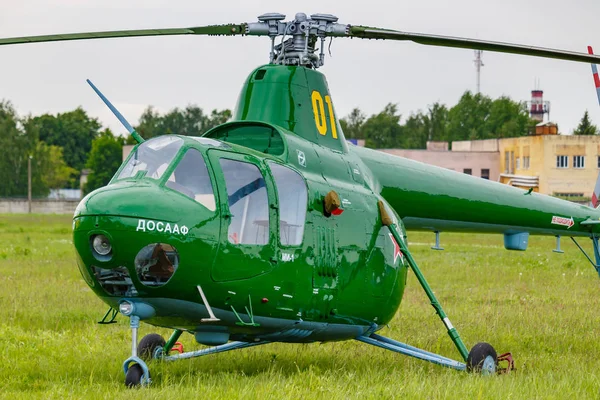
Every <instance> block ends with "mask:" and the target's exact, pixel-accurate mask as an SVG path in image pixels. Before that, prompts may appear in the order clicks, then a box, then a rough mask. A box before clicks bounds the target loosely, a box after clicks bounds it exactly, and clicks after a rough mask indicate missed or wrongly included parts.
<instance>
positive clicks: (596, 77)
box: [594, 73, 600, 89]
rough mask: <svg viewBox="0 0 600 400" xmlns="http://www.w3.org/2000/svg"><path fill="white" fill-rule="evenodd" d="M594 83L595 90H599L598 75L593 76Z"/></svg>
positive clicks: (599, 81) (599, 79) (599, 80)
mask: <svg viewBox="0 0 600 400" xmlns="http://www.w3.org/2000/svg"><path fill="white" fill-rule="evenodd" d="M594 83H595V84H596V89H598V88H600V78H599V77H598V73H595V74H594Z"/></svg>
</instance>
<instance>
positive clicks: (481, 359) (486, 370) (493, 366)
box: [467, 342, 498, 375]
mask: <svg viewBox="0 0 600 400" xmlns="http://www.w3.org/2000/svg"><path fill="white" fill-rule="evenodd" d="M497 367H498V355H497V354H496V350H494V348H493V347H492V345H490V344H489V343H484V342H480V343H477V344H476V345H475V346H473V348H472V349H471V351H470V352H469V356H468V357H467V372H473V373H480V374H481V375H493V374H495V373H496V370H497Z"/></svg>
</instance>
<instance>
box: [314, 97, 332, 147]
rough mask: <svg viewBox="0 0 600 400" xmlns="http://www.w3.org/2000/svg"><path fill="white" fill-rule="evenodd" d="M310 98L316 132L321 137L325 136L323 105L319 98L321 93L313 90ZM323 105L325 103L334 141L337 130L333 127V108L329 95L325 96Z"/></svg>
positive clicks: (325, 123) (325, 124) (325, 125)
mask: <svg viewBox="0 0 600 400" xmlns="http://www.w3.org/2000/svg"><path fill="white" fill-rule="evenodd" d="M311 98H312V107H313V113H314V114H315V124H316V125H317V130H318V131H319V133H320V134H321V135H323V136H325V135H327V120H326V119H325V105H324V104H323V97H321V93H319V92H317V91H316V90H313V92H312V95H311ZM325 103H327V111H328V112H329V123H330V124H331V136H333V138H334V139H337V137H338V135H337V128H336V126H335V116H334V115H333V106H332V105H331V97H329V95H327V96H325Z"/></svg>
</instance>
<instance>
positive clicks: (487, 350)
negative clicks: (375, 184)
mask: <svg viewBox="0 0 600 400" xmlns="http://www.w3.org/2000/svg"><path fill="white" fill-rule="evenodd" d="M379 211H380V214H381V221H382V223H383V225H385V226H387V227H388V228H389V230H390V232H391V234H392V236H393V238H394V240H395V241H396V243H397V244H398V246H399V247H400V250H401V251H402V253H403V254H404V256H405V257H406V260H407V261H408V265H409V266H410V268H411V269H412V270H413V272H414V273H415V276H416V277H417V280H418V281H419V283H420V284H421V287H422V288H423V290H424V291H425V293H426V294H427V297H428V298H429V301H430V302H431V305H432V306H433V308H434V309H435V312H436V313H437V315H438V316H439V317H440V319H441V320H442V322H443V323H444V325H445V326H446V330H447V331H448V336H450V339H452V342H453V343H454V345H455V346H456V348H457V350H458V352H459V353H460V355H461V356H462V358H463V360H464V361H465V362H466V364H465V363H462V362H458V361H454V360H451V359H449V358H446V357H443V356H440V355H438V354H433V353H430V352H427V351H425V350H421V349H418V348H416V347H412V346H409V345H407V344H404V343H400V342H397V341H395V340H392V339H389V338H386V337H383V336H379V335H376V334H374V333H372V334H370V335H369V336H360V337H358V338H356V339H357V340H360V341H361V342H364V343H368V344H371V345H374V346H378V347H382V348H384V349H387V350H392V351H395V352H398V353H402V354H406V355H408V356H411V357H416V358H419V359H422V360H425V361H429V362H432V363H435V364H439V365H443V366H445V367H449V368H454V369H457V370H466V371H468V372H474V373H481V374H482V375H491V374H495V373H496V372H497V371H498V361H499V358H498V356H497V354H496V350H494V348H493V347H492V346H491V345H490V344H488V343H477V344H476V345H475V346H473V348H472V349H471V351H470V352H469V351H467V348H466V346H465V344H464V343H463V341H462V339H461V338H460V335H459V334H458V331H457V330H456V328H454V326H453V325H452V323H451V322H450V319H449V318H448V316H447V315H446V313H445V312H444V310H443V309H442V306H441V305H440V303H439V301H438V300H437V298H436V297H435V295H434V294H433V291H432V290H431V287H430V286H429V284H428V283H427V280H426V279H425V277H424V276H423V274H422V273H421V270H420V269H419V266H418V265H417V263H416V261H415V260H414V259H413V257H412V255H411V254H410V252H409V251H408V247H407V246H406V243H405V242H404V238H402V237H401V236H400V234H399V232H398V229H397V228H396V225H395V223H394V220H393V219H392V218H391V217H390V216H389V215H388V214H387V211H386V209H385V207H384V205H383V203H382V202H381V201H380V202H379ZM436 234H439V233H438V232H436ZM500 360H501V361H508V368H506V369H503V371H510V370H511V369H513V368H514V363H513V360H512V356H511V355H510V353H506V354H503V355H502V356H501V357H500Z"/></svg>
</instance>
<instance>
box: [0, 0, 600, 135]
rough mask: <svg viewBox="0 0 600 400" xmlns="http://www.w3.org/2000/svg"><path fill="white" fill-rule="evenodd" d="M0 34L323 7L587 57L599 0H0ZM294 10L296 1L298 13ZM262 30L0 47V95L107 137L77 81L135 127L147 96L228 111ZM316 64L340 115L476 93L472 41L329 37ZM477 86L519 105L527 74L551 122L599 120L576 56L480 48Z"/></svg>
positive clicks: (183, 22) (570, 124) (156, 24)
mask: <svg viewBox="0 0 600 400" xmlns="http://www.w3.org/2000/svg"><path fill="white" fill-rule="evenodd" d="M0 5H1V7H0V37H13V36H26V35H39V34H51V33H70V32H78V31H101V30H116V29H141V28H172V27H188V26H201V25H208V24H220V23H230V22H235V23H240V22H253V21H256V17H257V16H258V15H260V14H263V13H266V12H280V13H283V14H286V15H287V19H288V20H289V19H293V16H294V14H295V13H296V12H305V13H307V14H309V15H310V14H313V13H331V14H335V15H337V16H338V17H339V18H340V20H339V21H338V22H340V23H350V24H356V25H369V26H377V27H382V28H391V29H398V30H405V31H412V32H423V33H433V34H440V35H449V36H463V37H472V38H478V39H489V40H496V41H506V42H513V43H522V44H530V45H537V46H543V47H552V48H558V49H565V50H573V51H581V52H586V46H587V45H588V44H591V45H593V46H594V45H595V47H596V48H597V49H596V50H597V52H598V53H600V34H599V33H600V28H599V27H598V26H599V25H598V16H599V15H600V2H599V1H598V0H571V1H565V0H546V1H539V0H538V1H530V0H518V1H517V0H505V1H502V2H498V1H494V2H488V1H485V0H478V1H475V0H453V1H447V0H445V1H444V0H418V1H417V0H412V1H404V0H396V1H379V0H369V1H364V0H362V1H358V0H344V1H337V2H325V1H318V2H317V1H312V0H306V1H302V2H296V5H292V2H282V1H274V0H253V1H249V0H246V1H230V0H221V1H210V2H209V1H198V0H85V1H83V0H20V1H17V0H0ZM300 7H301V8H300ZM268 51H269V40H268V38H264V37H203V36H179V37H162V38H156V37H150V38H129V39H105V40H92V41H79V42H60V43H45V44H27V45H16V46H2V47H0V65H1V66H0V99H7V100H10V101H11V102H12V103H13V104H14V105H15V107H16V108H17V110H18V112H19V114H21V115H26V114H30V113H31V114H33V115H38V114H42V113H47V112H49V113H57V112H64V111H70V110H72V109H74V108H76V107H77V106H82V107H83V108H84V109H85V110H86V111H87V112H89V113H90V114H91V115H92V116H94V117H97V118H99V119H100V121H101V122H102V123H103V124H104V125H105V126H109V127H111V128H112V129H113V130H115V131H116V132H118V133H124V132H125V130H124V128H122V127H121V126H120V125H119V123H118V122H117V121H116V119H115V118H114V117H113V116H112V114H110V112H109V111H108V110H107V109H106V108H105V106H104V105H103V103H101V101H100V100H99V99H98V98H97V97H96V95H95V94H94V93H93V91H92V90H91V89H90V88H89V87H88V85H87V84H86V83H85V79H86V78H90V79H91V80H92V81H93V82H94V83H95V84H96V85H97V86H98V87H99V88H100V90H102V91H103V92H104V94H105V95H107V97H108V98H109V99H110V100H111V101H112V102H113V103H114V104H115V105H116V106H117V108H119V109H120V110H121V112H122V113H123V114H124V115H125V116H126V118H128V119H129V120H130V122H132V123H133V124H135V123H136V122H137V119H138V117H139V115H140V114H141V112H142V111H143V110H144V109H145V108H146V106H148V105H153V106H155V107H156V108H157V109H158V110H160V111H167V110H169V109H171V108H173V107H184V106H186V105H188V104H197V105H199V106H200V107H202V108H204V109H205V110H207V111H209V110H210V109H214V108H218V109H223V108H233V107H234V105H235V100H236V98H237V95H238V92H239V89H240V87H241V85H242V83H243V81H244V79H245V78H246V76H247V74H248V73H249V72H250V71H251V70H252V69H254V68H255V67H257V66H258V65H261V64H265V63H267V62H268V55H269V54H268ZM331 51H332V57H328V58H327V60H326V64H325V66H324V67H322V68H321V69H320V71H321V72H323V73H325V74H326V76H327V79H328V81H329V87H330V90H331V93H332V98H333V101H334V104H335V107H336V112H337V114H338V115H339V116H345V115H347V114H348V113H349V112H350V110H351V109H352V108H354V107H359V108H361V109H362V110H364V111H365V112H366V113H367V114H372V113H376V112H379V111H381V110H382V109H383V107H384V106H385V104H387V103H389V102H393V103H397V104H398V107H399V110H400V112H401V113H402V114H403V115H405V116H408V115H409V114H410V112H414V111H417V110H419V109H421V110H424V109H426V108H427V106H428V105H429V104H431V103H434V102H436V101H440V102H442V103H445V104H447V105H454V104H455V103H456V102H457V101H458V99H459V97H460V96H461V94H462V93H463V92H464V91H465V90H467V89H470V90H472V91H474V90H475V66H474V62H473V60H474V54H473V51H472V50H462V49H447V48H440V47H429V46H423V45H418V44H415V43H412V42H392V41H373V40H371V41H369V40H358V39H353V40H350V39H336V40H334V42H333V45H332V47H331ZM483 62H484V64H485V66H484V67H483V68H482V77H481V91H482V92H483V93H484V94H486V95H488V96H491V97H493V98H496V97H498V96H501V95H507V96H510V97H511V98H513V99H514V100H528V99H529V98H530V95H531V93H530V92H531V90H532V89H534V82H535V81H536V80H538V81H539V82H540V88H541V89H543V90H544V99H545V100H549V101H550V102H551V115H550V117H551V119H552V120H553V121H555V122H557V123H558V124H559V127H560V129H561V131H562V132H571V131H572V130H573V129H574V128H575V127H576V125H577V123H578V121H579V120H580V118H581V117H582V115H583V113H584V111H585V110H586V109H587V110H588V111H589V112H590V115H591V117H592V120H593V122H595V123H596V124H600V108H599V106H598V102H597V98H596V93H595V90H594V85H593V80H592V76H591V69H590V66H589V64H584V63H575V62H568V61H557V60H545V59H539V58H534V57H525V56H517V55H507V54H495V53H491V52H485V53H484V54H483Z"/></svg>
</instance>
